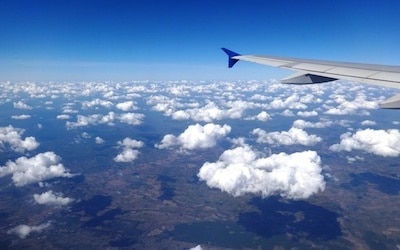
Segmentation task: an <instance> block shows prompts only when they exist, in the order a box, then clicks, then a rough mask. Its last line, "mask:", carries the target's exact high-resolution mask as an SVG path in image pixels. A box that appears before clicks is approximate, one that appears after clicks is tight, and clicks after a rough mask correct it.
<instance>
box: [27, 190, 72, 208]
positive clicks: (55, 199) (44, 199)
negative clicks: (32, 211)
mask: <svg viewBox="0 0 400 250" xmlns="http://www.w3.org/2000/svg"><path fill="white" fill-rule="evenodd" d="M33 199H34V200H35V201H36V202H37V203H38V204H43V205H51V206H65V205H68V204H70V203H71V202H72V201H74V199H72V198H68V197H63V195H62V194H60V193H54V192H53V191H52V190H49V191H47V192H44V193H41V194H34V195H33Z"/></svg>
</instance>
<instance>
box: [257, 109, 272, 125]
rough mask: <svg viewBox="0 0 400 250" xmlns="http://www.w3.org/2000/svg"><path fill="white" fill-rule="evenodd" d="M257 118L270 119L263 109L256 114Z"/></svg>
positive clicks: (261, 119) (260, 119)
mask: <svg viewBox="0 0 400 250" xmlns="http://www.w3.org/2000/svg"><path fill="white" fill-rule="evenodd" d="M256 118H257V120H259V121H263V122H265V121H268V120H269V119H271V116H270V115H269V114H268V113H267V112H265V111H261V112H260V113H259V114H258V115H257V116H256Z"/></svg>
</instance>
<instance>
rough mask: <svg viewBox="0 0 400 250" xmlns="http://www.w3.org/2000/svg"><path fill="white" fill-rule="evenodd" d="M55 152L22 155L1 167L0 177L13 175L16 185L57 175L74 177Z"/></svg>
mask: <svg viewBox="0 0 400 250" xmlns="http://www.w3.org/2000/svg"><path fill="white" fill-rule="evenodd" d="M60 160H61V158H60V157H59V156H58V155H56V154H55V153H54V152H45V153H40V154H37V155H36V156H33V157H31V158H27V157H20V158H18V159H17V160H15V161H8V162H7V163H6V165H5V166H2V167H0V177H3V176H6V175H12V180H13V181H14V184H15V186H18V187H20V186H24V185H27V184H31V183H36V182H40V181H44V180H48V179H51V178H55V177H72V176H73V175H72V174H70V173H69V171H68V170H66V169H65V167H64V166H63V165H62V164H61V163H60Z"/></svg>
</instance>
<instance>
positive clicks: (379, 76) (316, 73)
mask: <svg viewBox="0 0 400 250" xmlns="http://www.w3.org/2000/svg"><path fill="white" fill-rule="evenodd" d="M222 50H223V51H224V52H225V53H226V54H227V55H228V66H229V68H232V67H233V66H234V65H235V64H236V63H237V62H238V61H239V60H242V61H248V62H253V63H258V64H263V65H267V66H272V67H277V68H283V69H289V70H293V71H295V72H296V74H294V75H292V76H289V77H287V78H284V79H282V80H281V82H282V83H288V84H315V83H324V82H330V81H335V80H339V79H341V80H348V81H355V82H360V83H367V84H373V85H378V86H383V87H388V88H398V89H400V66H389V65H377V64H364V63H349V62H336V61H324V60H313V59H300V58H289V57H276V56H259V55H241V54H239V53H236V52H233V51H231V50H229V49H226V48H222ZM381 107H382V108H396V109H400V94H398V95H396V96H393V97H391V98H389V99H387V100H386V101H384V102H382V103H381Z"/></svg>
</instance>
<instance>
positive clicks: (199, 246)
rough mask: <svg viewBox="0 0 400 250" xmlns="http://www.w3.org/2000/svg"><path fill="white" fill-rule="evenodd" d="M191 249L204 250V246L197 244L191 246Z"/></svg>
mask: <svg viewBox="0 0 400 250" xmlns="http://www.w3.org/2000/svg"><path fill="white" fill-rule="evenodd" d="M190 250H203V248H202V247H201V245H197V246H195V247H192V248H190Z"/></svg>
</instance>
